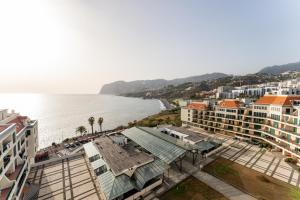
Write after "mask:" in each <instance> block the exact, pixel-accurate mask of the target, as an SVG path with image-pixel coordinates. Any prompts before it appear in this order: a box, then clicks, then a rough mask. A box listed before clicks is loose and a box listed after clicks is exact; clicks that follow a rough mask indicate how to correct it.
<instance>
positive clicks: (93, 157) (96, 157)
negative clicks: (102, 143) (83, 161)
mask: <svg viewBox="0 0 300 200" xmlns="http://www.w3.org/2000/svg"><path fill="white" fill-rule="evenodd" d="M99 159H100V155H99V154H97V155H94V156H92V157H90V158H89V160H90V162H94V161H95V160H99Z"/></svg>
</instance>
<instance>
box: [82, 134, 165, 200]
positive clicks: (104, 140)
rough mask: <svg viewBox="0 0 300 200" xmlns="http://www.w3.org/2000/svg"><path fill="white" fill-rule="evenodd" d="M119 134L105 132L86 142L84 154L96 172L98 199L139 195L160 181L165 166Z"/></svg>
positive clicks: (149, 190) (148, 190) (115, 199)
mask: <svg viewBox="0 0 300 200" xmlns="http://www.w3.org/2000/svg"><path fill="white" fill-rule="evenodd" d="M119 137H120V138H116V137H114V138H113V139H112V138H110V137H107V136H105V137H101V138H99V139H96V140H95V141H93V142H90V143H88V144H85V145H84V150H85V154H86V157H87V158H88V160H89V162H90V165H91V168H92V169H93V171H94V173H95V176H97V181H98V183H99V186H100V196H101V199H103V200H121V199H127V200H134V199H139V198H141V197H143V196H144V195H146V194H147V193H149V192H151V191H152V189H154V188H156V187H158V186H159V185H161V184H162V182H163V174H164V171H165V170H166V169H167V167H168V166H167V164H166V163H164V162H163V161H162V160H160V159H157V158H155V157H154V156H152V155H150V154H148V153H145V152H143V151H139V150H138V149H136V148H134V147H132V146H127V145H126V143H127V141H126V140H125V137H124V136H119ZM115 141H118V143H116V142H115ZM121 141H123V142H121Z"/></svg>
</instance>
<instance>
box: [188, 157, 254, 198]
mask: <svg viewBox="0 0 300 200" xmlns="http://www.w3.org/2000/svg"><path fill="white" fill-rule="evenodd" d="M182 166H183V168H184V171H186V172H189V173H190V175H192V176H194V177H195V178H197V179H198V180H200V181H201V182H203V183H205V184H207V185H208V186H210V187H211V188H213V189H215V190H217V191H218V192H220V193H221V194H223V195H224V196H225V197H227V198H228V199H230V200H256V198H254V197H252V196H250V195H248V194H246V193H244V192H242V191H240V190H238V189H237V188H235V187H233V186H231V185H229V184H227V183H225V182H223V181H221V180H219V179H217V178H215V177H214V176H211V175H210V174H208V173H206V172H203V171H201V170H200V169H198V168H197V167H195V166H193V165H192V164H191V163H189V162H187V161H185V160H183V165H182Z"/></svg>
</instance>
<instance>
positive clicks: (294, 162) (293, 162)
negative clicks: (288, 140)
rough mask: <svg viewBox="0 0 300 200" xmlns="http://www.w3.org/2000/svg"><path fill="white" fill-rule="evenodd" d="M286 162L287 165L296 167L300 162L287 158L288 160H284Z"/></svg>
mask: <svg viewBox="0 0 300 200" xmlns="http://www.w3.org/2000/svg"><path fill="white" fill-rule="evenodd" d="M284 161H285V162H287V163H291V164H294V165H296V164H297V162H298V160H297V159H294V158H286V159H284Z"/></svg>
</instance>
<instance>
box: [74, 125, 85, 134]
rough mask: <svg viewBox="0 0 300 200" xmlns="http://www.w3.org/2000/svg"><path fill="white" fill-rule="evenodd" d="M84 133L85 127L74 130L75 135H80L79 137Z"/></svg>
mask: <svg viewBox="0 0 300 200" xmlns="http://www.w3.org/2000/svg"><path fill="white" fill-rule="evenodd" d="M86 132H87V130H86V128H85V126H79V127H77V128H76V133H80V135H81V136H82V135H83V134H84V133H86Z"/></svg>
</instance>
